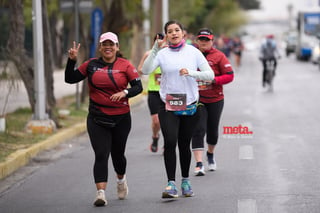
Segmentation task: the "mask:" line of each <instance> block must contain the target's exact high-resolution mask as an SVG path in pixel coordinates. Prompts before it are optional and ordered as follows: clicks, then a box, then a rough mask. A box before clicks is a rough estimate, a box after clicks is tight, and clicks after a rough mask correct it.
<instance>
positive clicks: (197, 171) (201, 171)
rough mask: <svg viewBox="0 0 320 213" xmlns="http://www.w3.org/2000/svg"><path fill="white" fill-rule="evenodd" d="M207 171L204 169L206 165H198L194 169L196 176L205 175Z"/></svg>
mask: <svg viewBox="0 0 320 213" xmlns="http://www.w3.org/2000/svg"><path fill="white" fill-rule="evenodd" d="M205 174H206V173H205V171H204V166H201V167H196V168H195V169H194V175H195V176H204V175H205Z"/></svg>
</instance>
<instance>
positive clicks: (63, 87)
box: [0, 69, 82, 113]
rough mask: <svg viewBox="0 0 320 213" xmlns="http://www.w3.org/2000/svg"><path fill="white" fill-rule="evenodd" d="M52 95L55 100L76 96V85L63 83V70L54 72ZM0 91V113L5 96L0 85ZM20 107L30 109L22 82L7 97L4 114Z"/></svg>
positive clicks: (3, 87) (2, 86) (4, 87)
mask: <svg viewBox="0 0 320 213" xmlns="http://www.w3.org/2000/svg"><path fill="white" fill-rule="evenodd" d="M53 75H54V95H55V97H56V99H59V98H62V97H64V96H67V95H72V94H76V84H67V83H65V82H64V70H63V69H60V70H56V71H55V72H54V74H53ZM81 86H82V84H81V83H80V84H79V89H80V90H81ZM0 89H1V90H4V92H1V93H0V102H1V104H0V112H2V110H3V107H4V106H3V102H4V98H5V95H6V94H7V92H6V89H7V87H6V86H4V85H1V87H0ZM21 107H30V104H29V100H28V95H27V91H26V89H25V87H24V84H23V82H22V81H20V82H19V84H18V89H16V90H13V91H12V92H11V94H10V96H9V101H8V105H7V109H6V113H10V112H14V111H15V110H17V109H19V108H21Z"/></svg>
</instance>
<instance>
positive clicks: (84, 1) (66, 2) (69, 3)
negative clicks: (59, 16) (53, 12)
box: [60, 0, 93, 13]
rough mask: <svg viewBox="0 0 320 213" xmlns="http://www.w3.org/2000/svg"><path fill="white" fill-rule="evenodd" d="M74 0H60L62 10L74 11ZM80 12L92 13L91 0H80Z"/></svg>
mask: <svg viewBox="0 0 320 213" xmlns="http://www.w3.org/2000/svg"><path fill="white" fill-rule="evenodd" d="M74 2H75V1H74V0H60V10H61V11H62V12H74ZM78 2H79V5H78V8H79V12H80V13H90V12H91V10H92V5H93V3H92V1H91V0H78Z"/></svg>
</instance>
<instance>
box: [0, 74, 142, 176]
mask: <svg viewBox="0 0 320 213" xmlns="http://www.w3.org/2000/svg"><path fill="white" fill-rule="evenodd" d="M81 86H82V85H81V84H79V88H80V89H81ZM75 93H76V85H75V84H67V83H65V82H64V71H63V70H58V71H55V72H54V94H55V97H56V98H57V99H59V98H62V97H64V96H67V95H72V94H75ZM0 94H1V93H0ZM143 95H144V94H143V93H142V94H140V95H138V96H136V97H134V98H131V99H130V105H131V106H133V105H135V104H137V103H138V102H139V101H140V99H141V98H142V97H143ZM13 97H14V98H13ZM0 100H1V101H2V100H3V94H2V95H0ZM20 107H29V102H28V97H27V92H26V90H25V88H24V85H23V83H22V82H21V83H20V85H19V90H17V91H14V92H13V93H12V94H11V95H10V98H9V103H8V106H7V112H13V111H15V110H16V109H18V108H20ZM0 110H2V106H1V107H0ZM85 131H86V124H85V121H84V122H81V123H78V124H75V125H74V126H72V127H70V128H67V129H63V130H60V131H59V132H57V133H55V134H53V135H52V136H50V137H49V138H48V139H46V140H44V141H42V142H39V143H37V144H34V145H33V146H31V147H29V148H26V149H22V150H18V151H16V152H14V153H12V154H11V155H9V156H8V157H7V159H6V161H5V162H3V163H0V180H1V179H3V178H5V177H7V176H9V175H10V174H11V173H13V172H14V171H16V170H17V169H19V168H20V167H23V166H25V165H26V164H28V163H29V161H30V160H31V159H32V158H33V157H35V156H36V155H37V154H38V153H39V152H41V151H43V150H46V149H51V148H53V147H55V146H57V145H59V144H60V143H63V142H65V141H67V140H68V139H71V138H73V137H75V136H77V135H79V134H81V133H83V132H85Z"/></svg>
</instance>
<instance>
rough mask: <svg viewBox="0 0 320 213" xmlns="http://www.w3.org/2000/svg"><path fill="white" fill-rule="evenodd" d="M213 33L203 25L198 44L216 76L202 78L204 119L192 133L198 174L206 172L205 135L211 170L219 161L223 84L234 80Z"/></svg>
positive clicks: (196, 173)
mask: <svg viewBox="0 0 320 213" xmlns="http://www.w3.org/2000/svg"><path fill="white" fill-rule="evenodd" d="M213 37H214V36H213V33H212V31H211V30H209V29H207V28H203V29H201V30H200V31H199V32H198V35H197V47H198V48H199V50H200V51H201V52H202V53H203V54H204V55H205V57H206V59H207V60H208V62H209V65H210V66H211V68H212V70H213V71H214V74H215V79H214V80H213V81H212V82H203V81H199V82H198V85H199V93H200V106H199V107H198V109H199V113H200V121H199V123H198V126H197V129H196V131H195V133H194V135H193V137H192V151H193V154H194V157H195V160H196V163H197V164H196V168H195V171H194V173H195V175H196V176H203V175H205V171H204V165H203V163H202V153H203V150H204V136H205V134H207V137H206V139H207V144H208V150H207V160H208V170H209V171H215V170H216V169H217V164H216V161H215V158H214V149H215V147H216V145H217V143H218V134H219V122H220V117H221V113H222V109H223V105H224V95H223V85H224V84H227V83H230V82H231V81H233V69H232V66H231V64H230V62H229V60H228V58H227V57H226V56H225V54H224V53H222V52H221V51H220V50H218V49H215V48H214V47H213Z"/></svg>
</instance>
